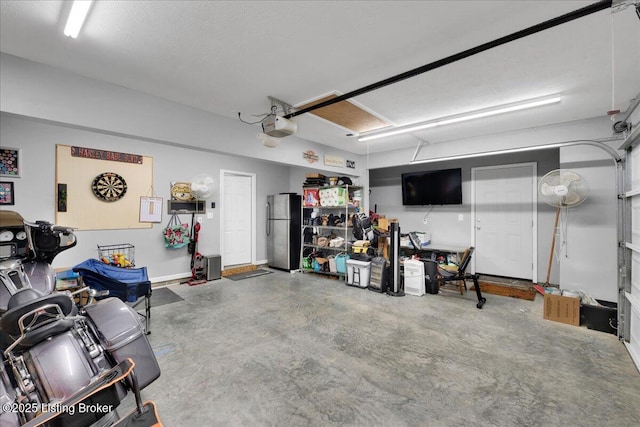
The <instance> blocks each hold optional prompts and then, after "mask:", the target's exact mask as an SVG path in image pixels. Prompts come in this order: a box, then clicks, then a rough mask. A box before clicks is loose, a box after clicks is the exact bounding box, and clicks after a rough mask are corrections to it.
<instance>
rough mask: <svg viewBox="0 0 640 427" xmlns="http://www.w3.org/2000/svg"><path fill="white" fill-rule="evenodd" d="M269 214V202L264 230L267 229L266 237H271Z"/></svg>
mask: <svg viewBox="0 0 640 427" xmlns="http://www.w3.org/2000/svg"><path fill="white" fill-rule="evenodd" d="M270 212H271V204H270V203H269V202H267V218H266V220H267V224H266V229H267V236H271V221H269V213H270Z"/></svg>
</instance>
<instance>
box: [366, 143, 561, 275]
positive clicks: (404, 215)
mask: <svg viewBox="0 0 640 427" xmlns="http://www.w3.org/2000/svg"><path fill="white" fill-rule="evenodd" d="M527 162H536V163H537V169H538V177H542V176H543V175H544V174H545V173H546V172H548V171H550V170H553V169H556V168H557V167H558V163H559V155H558V150H557V149H556V150H543V151H539V152H536V153H518V154H510V155H496V156H487V157H481V158H475V159H462V160H456V161H447V162H438V163H430V164H423V165H411V166H404V167H391V168H385V169H377V170H373V171H371V173H370V181H371V197H370V203H371V208H372V209H374V208H376V207H377V212H378V213H380V214H384V215H385V216H387V217H388V218H398V219H399V220H400V228H401V232H402V233H408V232H410V231H426V232H429V233H431V238H432V240H431V242H432V245H433V246H434V247H437V246H447V247H449V246H453V247H467V246H469V245H470V244H471V242H472V231H471V211H472V206H471V204H470V200H471V168H473V167H481V166H495V165H508V164H517V163H527ZM458 167H459V168H462V205H452V206H433V207H426V206H425V207H420V206H403V205H402V191H401V182H400V175H401V174H402V173H403V172H413V171H420V170H435V169H449V168H458ZM459 215H462V221H459V220H458V217H459ZM554 215H555V210H554V209H552V208H550V207H549V206H548V205H546V204H544V203H538V216H537V221H538V236H537V238H538V253H537V254H536V256H537V264H538V278H545V277H546V272H547V265H548V263H547V261H548V257H549V248H550V246H551V239H552V232H551V230H552V228H553V220H554ZM425 218H426V219H427V224H424V219H425ZM558 273H559V269H558V268H555V269H554V270H553V271H552V275H551V283H558V281H559V274H558Z"/></svg>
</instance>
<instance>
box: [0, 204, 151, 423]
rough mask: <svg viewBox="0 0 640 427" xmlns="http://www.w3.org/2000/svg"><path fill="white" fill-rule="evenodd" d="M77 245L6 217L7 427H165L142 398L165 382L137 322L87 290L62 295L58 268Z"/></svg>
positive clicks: (1, 292)
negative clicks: (130, 402)
mask: <svg viewBox="0 0 640 427" xmlns="http://www.w3.org/2000/svg"><path fill="white" fill-rule="evenodd" d="M75 245H76V236H75V234H74V233H73V230H72V229H70V228H67V227H60V226H56V225H53V224H51V223H49V222H46V221H37V222H35V223H31V222H27V221H24V220H23V218H22V216H20V215H19V214H18V213H16V212H12V211H0V355H1V362H2V363H1V364H0V406H1V407H0V425H1V426H2V427H19V426H41V425H45V426H65V427H66V426H73V427H75V426H78V427H84V426H95V427H102V426H127V425H133V424H134V423H135V425H141V426H154V425H155V426H161V425H162V424H161V422H160V419H159V417H158V414H157V411H156V408H155V404H154V403H153V402H152V401H147V402H142V400H141V397H140V390H142V389H143V388H145V387H146V386H148V385H149V384H151V383H152V382H153V381H155V380H156V379H157V378H158V377H159V376H160V368H159V366H158V362H157V361H156V358H155V355H154V354H153V351H152V349H151V346H150V345H149V341H148V340H147V337H146V335H145V333H144V326H143V324H142V322H141V321H140V315H139V314H138V313H137V312H136V311H135V310H134V309H133V308H131V307H130V306H129V305H127V304H126V303H125V302H123V301H121V300H120V299H117V298H112V297H108V298H104V299H101V300H99V301H94V299H93V297H94V296H96V295H95V292H94V291H93V290H90V289H88V288H83V289H80V290H78V291H76V292H74V293H70V292H67V291H64V292H55V272H54V270H53V268H52V267H51V262H52V261H53V259H54V258H55V257H56V255H58V254H59V253H60V252H62V251H64V250H67V249H70V248H72V247H73V246H75ZM81 295H89V298H80V296H81ZM87 300H88V301H87ZM81 301H83V302H84V304H82V303H81ZM130 392H131V393H133V395H134V398H135V408H134V409H133V410H131V411H130V412H128V413H127V414H126V415H124V416H122V417H121V416H120V415H119V414H118V410H117V407H118V406H119V404H120V403H121V402H122V401H123V400H124V399H125V397H127V396H128V394H129V393H130Z"/></svg>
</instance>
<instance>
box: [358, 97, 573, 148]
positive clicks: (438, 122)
mask: <svg viewBox="0 0 640 427" xmlns="http://www.w3.org/2000/svg"><path fill="white" fill-rule="evenodd" d="M560 99H561V98H560V97H559V96H555V97H552V98H537V99H530V100H527V101H521V102H516V103H513V104H504V105H499V106H496V107H491V108H486V109H484V110H476V111H471V112H468V113H464V114H459V115H455V116H449V117H443V118H440V119H435V120H430V121H428V122H421V123H414V124H412V125H407V126H403V127H399V128H396V129H393V130H389V131H385V132H380V133H375V134H372V135H365V136H362V137H360V138H358V141H360V142H364V141H372V140H374V139H380V138H386V137H387V136H393V135H400V134H403V133H410V132H415V131H417V130H423V129H429V128H434V127H437V126H443V125H450V124H453V123H459V122H464V121H467V120H474V119H480V118H483V117H489V116H495V115H497V114H504V113H510V112H512V111H519V110H524V109H527V108H534V107H540V106H542V105H549V104H555V103H557V102H560Z"/></svg>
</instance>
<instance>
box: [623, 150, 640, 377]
mask: <svg viewBox="0 0 640 427" xmlns="http://www.w3.org/2000/svg"><path fill="white" fill-rule="evenodd" d="M628 142H630V145H629V147H634V148H633V149H630V150H629V149H627V151H626V153H627V164H626V168H627V177H628V178H630V179H628V181H629V183H630V184H628V185H629V186H628V187H627V188H625V189H624V190H625V191H627V193H631V194H633V193H635V192H637V191H639V190H640V141H638V138H636V140H635V141H628ZM626 144H627V142H625V145H626ZM630 205H631V206H630V208H631V212H627V214H629V215H628V216H629V217H630V219H631V224H630V229H631V236H626V238H628V239H629V238H630V240H631V241H630V242H629V243H631V247H629V246H627V250H630V251H631V277H630V278H626V280H627V282H626V283H625V289H626V291H627V292H625V298H626V299H627V301H629V303H630V305H631V310H630V311H629V313H625V317H626V319H622V320H623V321H624V322H629V323H628V325H619V327H622V328H623V330H626V326H628V327H629V336H628V337H624V339H625V345H626V346H627V349H628V350H629V354H630V355H631V357H632V358H633V361H634V362H635V364H636V366H637V367H638V369H640V253H638V248H640V195H634V196H632V197H631V203H630ZM626 225H627V226H629V224H628V223H627V224H626ZM619 308H620V307H619Z"/></svg>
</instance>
